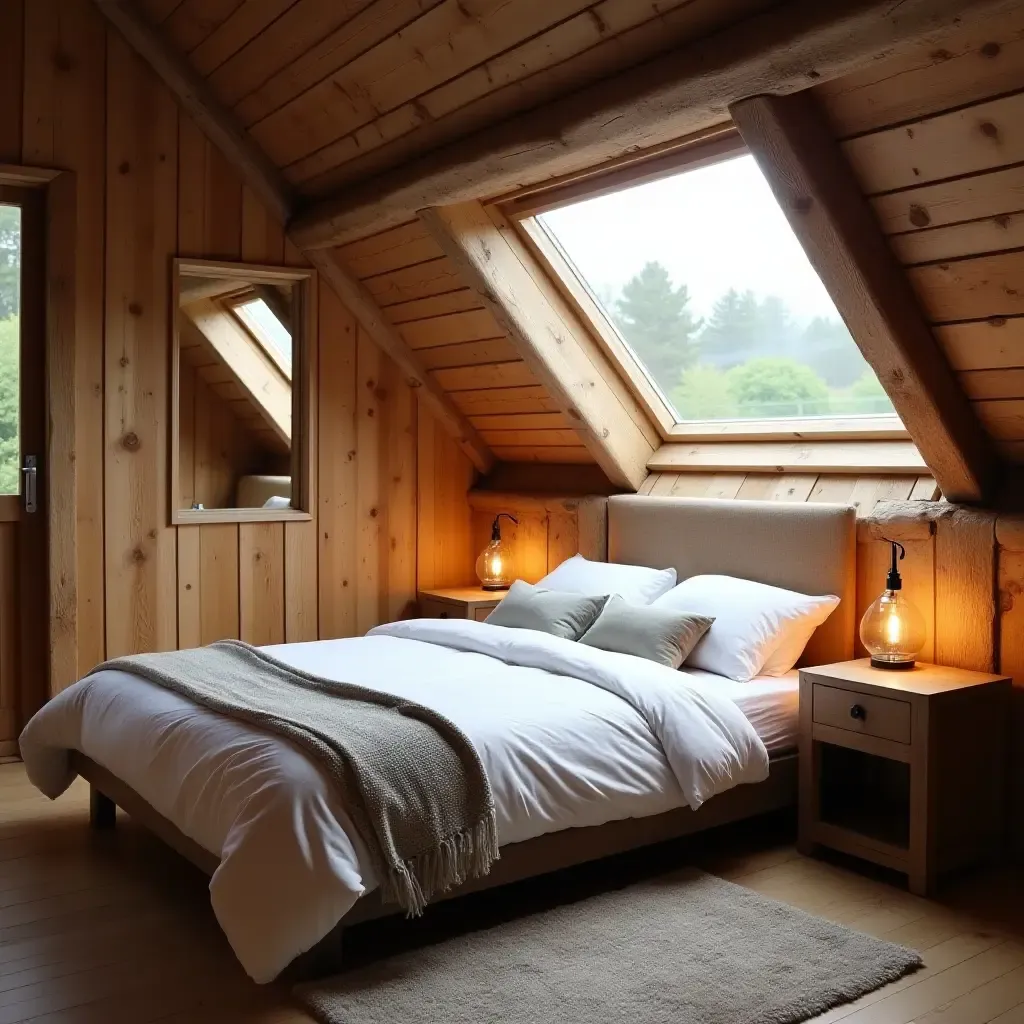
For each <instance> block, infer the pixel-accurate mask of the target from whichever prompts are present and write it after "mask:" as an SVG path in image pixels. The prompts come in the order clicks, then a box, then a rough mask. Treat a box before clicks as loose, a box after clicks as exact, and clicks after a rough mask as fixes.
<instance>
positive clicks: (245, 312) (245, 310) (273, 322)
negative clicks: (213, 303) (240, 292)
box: [234, 298, 292, 376]
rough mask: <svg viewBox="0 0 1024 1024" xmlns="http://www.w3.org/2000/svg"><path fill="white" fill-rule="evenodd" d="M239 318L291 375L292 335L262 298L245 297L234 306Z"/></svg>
mask: <svg viewBox="0 0 1024 1024" xmlns="http://www.w3.org/2000/svg"><path fill="white" fill-rule="evenodd" d="M234 309H235V313H237V314H238V317H239V319H240V320H241V321H242V323H244V324H245V326H246V327H248V328H249V330H250V331H251V332H252V334H253V335H254V336H255V337H256V339H257V340H258V341H259V343H260V344H261V345H262V346H263V347H264V348H265V349H267V350H268V351H269V352H270V354H271V355H272V356H273V357H274V359H275V360H276V361H277V362H278V364H279V365H280V366H281V368H282V369H283V370H284V371H285V372H286V373H287V374H288V375H289V376H291V371H292V336H291V332H290V331H289V330H288V328H287V327H286V326H285V325H284V324H283V323H281V321H280V320H279V319H278V318H277V316H276V315H275V314H274V312H273V310H271V308H270V307H269V306H268V305H267V304H266V302H264V301H263V299H258V298H257V299H247V300H246V301H245V302H240V303H238V305H236V306H235V307H234Z"/></svg>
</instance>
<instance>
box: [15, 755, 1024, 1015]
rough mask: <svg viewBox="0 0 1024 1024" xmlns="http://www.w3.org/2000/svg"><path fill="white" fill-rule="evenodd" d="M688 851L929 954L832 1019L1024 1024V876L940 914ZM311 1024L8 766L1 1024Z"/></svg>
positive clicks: (823, 874)
mask: <svg viewBox="0 0 1024 1024" xmlns="http://www.w3.org/2000/svg"><path fill="white" fill-rule="evenodd" d="M680 852H683V853H684V854H685V856H686V857H688V858H689V859H690V861H691V862H694V863H697V864H700V865H701V866H702V867H704V868H706V869H707V870H709V871H712V872H714V873H715V874H719V875H722V876H723V877H725V878H730V879H732V880H734V881H737V882H739V883H741V884H743V885H746V886H749V887H750V888H752V889H755V890H757V891H758V892H761V893H764V894H766V895H769V896H773V897H775V898H777V899H780V900H784V901H786V902H787V903H791V904H793V905H795V906H798V907H802V908H804V909H806V910H809V911H811V912H813V913H817V914H821V915H822V916H824V917H828V918H831V919H832V920H835V921H840V922H843V923H844V924H848V925H850V926H852V927H854V928H858V929H861V930H863V931H866V932H870V933H871V934H873V935H878V936H885V937H886V938H889V939H892V940H894V941H898V942H903V943H907V944H908V945H911V946H915V947H917V948H918V949H920V950H922V952H923V954H924V958H925V963H926V969H925V970H923V971H920V972H919V973H917V974H915V975H912V976H911V977H909V978H906V979H904V980H903V981H902V982H900V983H898V984H896V985H892V986H889V987H888V988H886V989H883V990H881V991H880V992H876V993H874V994H873V995H869V996H867V997H865V998H864V999H862V1000H860V1001H859V1002H857V1003H854V1004H852V1005H850V1006H846V1007H843V1008H841V1009H839V1010H836V1011H833V1012H832V1013H829V1014H826V1015H825V1016H824V1017H821V1018H819V1020H820V1021H838V1020H842V1021H844V1022H845V1024H909V1022H915V1024H986V1022H998V1024H1024V875H1022V874H1020V873H1016V872H1001V873H999V874H988V875H985V876H977V875H976V876H973V877H969V878H966V879H963V880H961V881H960V882H959V883H957V884H955V885H953V886H951V887H950V888H949V889H947V891H946V892H945V894H944V896H943V899H942V901H941V902H930V901H926V900H923V899H919V898H917V897H914V896H910V895H909V894H907V893H906V892H905V891H902V890H901V889H899V888H898V887H896V886H894V885H892V884H890V883H889V881H887V880H884V879H881V878H878V877H874V878H872V877H868V876H867V875H865V874H862V873H859V872H857V873H855V872H853V871H850V870H849V869H848V868H846V867H841V866H838V865H836V864H832V863H824V862H821V861H817V860H807V859H805V858H802V857H800V856H799V855H798V854H797V853H796V852H795V850H794V849H793V848H792V846H791V845H789V843H788V842H785V841H780V839H779V838H778V835H777V834H774V835H773V834H772V833H771V832H770V831H769V832H768V833H766V832H765V830H764V829H758V830H756V831H754V830H751V829H749V828H746V829H740V830H735V829H734V830H732V831H729V832H726V833H724V834H719V835H716V836H713V837H711V838H706V839H704V840H701V841H700V842H699V843H697V844H690V845H688V846H687V847H686V848H685V850H683V851H680V850H678V849H677V850H674V851H672V852H671V856H672V857H674V858H676V859H678V858H679V856H680ZM662 856H665V854H662ZM634 863H635V862H634ZM629 869H630V868H629V865H626V866H625V867H623V869H622V870H623V871H627V870H629ZM533 884H534V885H535V884H536V883H533ZM559 884H560V885H561V887H562V888H561V891H564V889H565V885H564V884H563V883H559ZM580 884H584V883H583V882H581V883H580ZM587 884H589V883H587ZM442 908H444V905H441V907H439V908H437V909H438V911H440V913H438V914H437V915H436V918H437V919H438V921H440V924H438V923H437V921H435V923H434V924H433V925H427V926H425V927H426V928H430V927H433V929H434V931H435V932H436V931H437V930H438V928H440V929H441V933H442V934H443V932H444V929H445V928H446V927H449V926H451V924H452V922H454V921H457V920H459V919H463V921H464V919H465V918H466V913H465V912H464V910H460V909H459V908H457V907H455V906H453V905H448V906H447V908H445V909H442ZM446 919H447V922H448V923H447V924H445V920H446ZM397 924H398V925H400V926H406V925H405V922H397ZM463 926H464V924H463ZM370 927H378V928H381V927H382V926H370ZM383 927H385V928H387V927H391V928H394V925H389V926H383ZM406 927H407V926H406ZM421 932H422V933H423V934H427V932H426V931H424V930H423V929H421ZM356 934H357V935H358V934H359V933H358V932H357V933H356ZM367 934H368V935H370V936H372V933H367ZM377 937H378V938H380V937H381V936H380V935H379V934H378V936H377ZM368 944H369V945H372V941H370V940H369V939H368V940H366V941H360V943H359V945H360V946H361V947H366V946H367V945H368ZM308 1019H309V1018H307V1017H306V1016H305V1015H304V1014H303V1013H302V1012H301V1011H299V1010H297V1009H295V1008H293V1007H292V1006H291V1005H290V1003H289V1001H288V996H287V992H286V991H285V990H284V989H283V988H273V987H269V988H259V987H257V986H255V985H253V984H251V983H250V982H249V981H248V979H247V978H246V977H245V975H244V974H243V972H242V971H241V969H240V968H239V967H238V966H237V964H236V963H235V962H234V959H233V957H232V954H231V952H230V950H229V949H228V947H227V944H226V943H225V942H224V940H223V939H222V938H221V936H220V933H219V931H218V929H217V925H216V922H215V921H214V918H213V915H212V913H211V911H210V908H209V903H208V900H207V895H206V887H205V880H204V879H203V878H202V877H201V876H200V875H199V874H198V872H196V871H195V870H194V869H192V868H191V867H190V866H189V865H187V864H185V863H183V862H182V861H181V860H179V859H178V858H177V857H176V856H175V855H174V854H172V853H170V852H169V851H167V850H165V849H164V848H163V847H161V845H160V844H159V843H158V842H157V841H156V840H154V839H152V838H150V837H149V836H147V835H146V834H145V833H144V832H143V831H142V830H140V829H137V828H134V827H132V825H131V823H130V822H129V821H127V820H124V819H119V823H118V828H117V831H116V832H114V833H106V834H96V833H92V832H90V831H89V829H88V827H87V790H86V788H85V787H84V785H82V784H81V783H80V782H79V783H76V785H75V786H74V787H73V789H72V791H71V792H70V793H68V794H66V795H65V796H63V797H62V798H61V799H60V800H59V801H57V802H56V803H53V804H51V803H50V802H49V801H47V800H45V799H44V798H43V797H41V796H40V795H39V794H38V793H37V792H36V791H35V790H34V789H33V788H32V787H31V786H30V785H29V784H28V782H27V781H26V779H25V774H24V770H23V769H22V767H21V766H20V765H18V764H9V765H0V1024H15V1022H18V1021H29V1020H31V1021H34V1022H39V1024H42V1022H58V1021H59V1022H62V1024H63V1022H67V1024H149V1022H153V1021H161V1022H164V1024H186V1022H188V1024H206V1022H224V1024H227V1022H235V1021H244V1022H251V1024H286V1022H287V1024H298V1022H304V1021H308ZM381 1024H388V1022H386V1021H382V1022H381ZM595 1024H600V1022H595ZM639 1024H642V1022H639Z"/></svg>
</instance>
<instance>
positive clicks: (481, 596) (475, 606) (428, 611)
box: [419, 587, 508, 622]
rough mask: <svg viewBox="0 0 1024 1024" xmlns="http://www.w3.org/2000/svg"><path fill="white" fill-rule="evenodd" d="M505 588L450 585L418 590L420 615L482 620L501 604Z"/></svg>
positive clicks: (505, 591)
mask: <svg viewBox="0 0 1024 1024" xmlns="http://www.w3.org/2000/svg"><path fill="white" fill-rule="evenodd" d="M507 593H508V591H507V590H484V589H483V587H452V588H450V589H445V590H421V591H420V592H419V603H420V617H421V618H424V619H476V621H477V622H483V620H484V619H486V618H487V616H488V615H490V614H491V611H492V610H493V609H494V608H496V607H497V606H498V605H499V604H501V599H502V598H503V597H504V596H505V595H506V594H507Z"/></svg>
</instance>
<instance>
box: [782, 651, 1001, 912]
mask: <svg viewBox="0 0 1024 1024" xmlns="http://www.w3.org/2000/svg"><path fill="white" fill-rule="evenodd" d="M1009 698H1010V680H1009V679H1006V678H1004V677H1002V676H995V675H986V674H984V673H982V672H964V671H961V670H960V669H952V668H942V667H941V666H938V665H924V664H918V665H917V666H916V667H915V668H913V669H910V670H908V671H891V670H885V669H876V668H872V667H871V664H870V661H869V660H868V659H867V658H864V659H862V660H860V661H847V662H842V663H841V664H837V665H823V666H820V667H818V668H807V669H802V670H801V672H800V834H799V844H798V845H799V848H800V852H801V853H808V854H809V853H812V852H813V851H814V848H815V847H816V846H819V845H820V846H827V847H830V848H832V849H835V850H840V851H842V852H843V853H847V854H852V855H853V856H856V857H861V858H863V859H864V860H869V861H872V862H874V863H876V864H882V865H884V866H885V867H889V868H893V869H895V870H897V871H901V872H903V873H905V874H906V875H907V879H908V884H909V888H910V891H911V892H913V893H917V894H918V895H926V894H928V893H930V892H931V891H932V890H933V889H934V886H935V882H936V879H937V877H938V875H939V874H941V873H942V872H944V871H947V870H949V869H951V868H957V867H961V866H963V865H966V864H969V863H972V862H974V861H978V860H982V859H984V858H986V857H990V856H992V855H998V854H999V853H1000V852H1001V850H1002V847H1003V842H1004V836H1005V833H1006V826H1007V812H1008V808H1007V803H1006V796H1005V793H1006V790H1005V786H1006V774H1007V764H1006V762H1007V756H1008V749H1009V747H1008V741H1009V732H1008V725H1009Z"/></svg>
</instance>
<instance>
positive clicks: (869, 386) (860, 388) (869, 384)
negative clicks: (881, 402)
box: [850, 370, 886, 398]
mask: <svg viewBox="0 0 1024 1024" xmlns="http://www.w3.org/2000/svg"><path fill="white" fill-rule="evenodd" d="M850 394H851V395H853V396H854V398H884V397H886V396H885V388H883V387H882V384H881V381H879V379H878V378H877V377H876V376H875V375H874V374H873V373H872V372H871V371H870V370H867V371H865V372H864V373H863V374H862V375H861V376H860V377H858V378H857V379H856V380H855V381H854V382H853V384H852V385H851V386H850Z"/></svg>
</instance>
